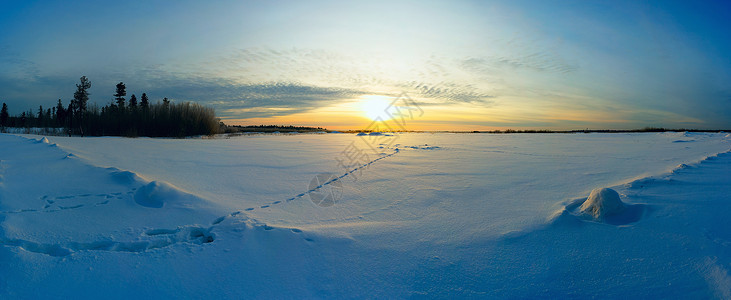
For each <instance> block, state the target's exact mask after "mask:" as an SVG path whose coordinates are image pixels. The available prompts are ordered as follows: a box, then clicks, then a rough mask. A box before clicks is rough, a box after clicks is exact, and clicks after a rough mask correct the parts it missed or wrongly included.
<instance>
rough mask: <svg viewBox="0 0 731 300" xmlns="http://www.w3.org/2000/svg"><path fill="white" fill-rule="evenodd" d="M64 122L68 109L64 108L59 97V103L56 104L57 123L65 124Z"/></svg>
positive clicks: (58, 124) (59, 124)
mask: <svg viewBox="0 0 731 300" xmlns="http://www.w3.org/2000/svg"><path fill="white" fill-rule="evenodd" d="M64 124H66V110H65V109H64V108H63V103H61V99H58V104H56V125H57V126H63V125H64Z"/></svg>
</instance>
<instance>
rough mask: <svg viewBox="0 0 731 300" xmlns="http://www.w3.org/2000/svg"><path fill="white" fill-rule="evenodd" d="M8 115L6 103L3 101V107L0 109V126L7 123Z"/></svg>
mask: <svg viewBox="0 0 731 300" xmlns="http://www.w3.org/2000/svg"><path fill="white" fill-rule="evenodd" d="M9 117H10V116H9V115H8V105H7V104H5V102H3V108H2V110H0V125H2V127H5V126H7V125H8V118H9Z"/></svg>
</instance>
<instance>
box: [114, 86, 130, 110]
mask: <svg viewBox="0 0 731 300" xmlns="http://www.w3.org/2000/svg"><path fill="white" fill-rule="evenodd" d="M126 89H127V87H125V86H124V83H123V82H120V83H117V91H116V93H114V100H116V101H117V106H118V107H119V110H120V111H122V110H124V96H126V95H127V90H126Z"/></svg>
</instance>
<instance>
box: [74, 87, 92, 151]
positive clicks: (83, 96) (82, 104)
mask: <svg viewBox="0 0 731 300" xmlns="http://www.w3.org/2000/svg"><path fill="white" fill-rule="evenodd" d="M79 81H81V82H80V83H79V84H77V85H76V92H74V100H73V101H72V102H71V104H69V108H73V109H71V115H72V116H74V117H78V119H79V122H78V123H79V124H78V125H79V131H80V133H81V136H82V137H83V136H84V128H83V127H82V125H83V123H84V120H83V118H84V112H86V102H88V101H89V92H88V91H87V90H88V89H90V88H91V81H89V79H88V78H86V76H81V78H79ZM71 127H72V126H71V125H69V128H71Z"/></svg>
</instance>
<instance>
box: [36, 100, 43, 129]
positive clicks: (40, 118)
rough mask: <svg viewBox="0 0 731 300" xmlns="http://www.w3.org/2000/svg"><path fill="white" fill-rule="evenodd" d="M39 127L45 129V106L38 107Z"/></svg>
mask: <svg viewBox="0 0 731 300" xmlns="http://www.w3.org/2000/svg"><path fill="white" fill-rule="evenodd" d="M37 125H38V127H43V105H40V106H38V124H37Z"/></svg>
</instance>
